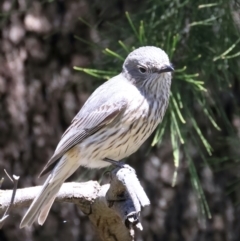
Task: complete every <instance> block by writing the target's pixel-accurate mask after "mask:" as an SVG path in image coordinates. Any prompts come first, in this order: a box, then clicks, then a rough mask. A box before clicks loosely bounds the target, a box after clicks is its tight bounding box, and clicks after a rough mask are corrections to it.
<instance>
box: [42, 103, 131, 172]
mask: <svg viewBox="0 0 240 241" xmlns="http://www.w3.org/2000/svg"><path fill="white" fill-rule="evenodd" d="M126 106H127V101H125V100H124V99H122V100H121V101H117V102H114V103H111V102H106V103H104V104H102V105H101V106H100V107H98V108H97V109H96V110H92V111H91V112H90V113H88V112H87V111H84V112H81V111H80V112H79V113H78V114H77V116H76V117H75V118H74V119H73V121H72V123H71V125H70V126H69V128H68V129H67V130H66V131H65V133H64V134H63V135H62V138H61V140H60V142H59V144H58V146H57V149H56V151H55V153H54V154H53V156H52V157H51V159H50V160H49V161H48V163H47V164H46V165H45V167H44V168H43V170H42V172H41V173H40V175H39V177H40V176H42V175H44V174H46V173H48V172H49V171H51V170H52V169H53V168H54V166H55V165H56V162H57V161H58V160H59V159H60V158H61V157H62V156H63V155H64V154H65V153H66V152H67V151H68V150H70V149H71V148H72V147H74V146H75V145H77V144H78V143H80V142H81V141H82V140H84V139H85V138H86V137H88V136H90V135H92V134H94V133H95V132H97V131H98V130H100V129H101V128H102V127H104V126H106V125H108V124H110V123H111V122H112V121H114V120H115V119H116V118H117V117H118V116H119V115H120V114H121V113H122V112H123V111H124V110H125V108H126Z"/></svg>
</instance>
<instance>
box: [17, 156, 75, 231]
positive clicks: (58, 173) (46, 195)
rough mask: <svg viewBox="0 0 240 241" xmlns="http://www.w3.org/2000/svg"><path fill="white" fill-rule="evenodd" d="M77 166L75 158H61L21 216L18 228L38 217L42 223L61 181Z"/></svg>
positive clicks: (41, 223)
mask: <svg viewBox="0 0 240 241" xmlns="http://www.w3.org/2000/svg"><path fill="white" fill-rule="evenodd" d="M78 167H79V163H77V162H76V160H75V159H73V160H71V159H68V158H64V157H63V158H61V160H60V161H59V162H58V164H57V165H56V166H55V167H54V169H53V170H52V172H51V174H50V175H49V176H48V178H47V180H46V181H45V183H44V184H43V187H42V190H41V191H40V193H39V194H38V195H37V197H36V198H35V199H34V200H33V202H32V204H31V206H30V207H29V209H28V211H27V213H26V214H25V216H24V217H23V219H22V222H21V223H20V228H23V227H25V226H30V225H32V224H33V223H34V221H35V220H36V219H38V223H39V224H40V225H43V223H44V222H45V220H46V218H47V216H48V213H49V210H50V208H51V207H52V204H53V202H54V200H55V198H56V196H57V193H58V191H59V189H60V188H61V186H62V184H63V182H64V181H65V180H66V179H67V178H68V177H69V176H71V175H72V173H73V172H75V171H76V170H77V168H78Z"/></svg>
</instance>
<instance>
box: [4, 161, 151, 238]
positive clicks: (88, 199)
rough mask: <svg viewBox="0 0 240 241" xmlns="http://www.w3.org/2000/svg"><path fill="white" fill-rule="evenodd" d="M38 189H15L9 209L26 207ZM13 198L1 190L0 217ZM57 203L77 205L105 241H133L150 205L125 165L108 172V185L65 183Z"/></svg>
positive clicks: (135, 178)
mask: <svg viewBox="0 0 240 241" xmlns="http://www.w3.org/2000/svg"><path fill="white" fill-rule="evenodd" d="M40 189H41V186H37V187H29V188H23V189H17V192H16V195H15V199H14V202H13V204H12V206H11V209H17V208H23V207H27V206H29V205H30V204H31V202H32V200H33V199H34V198H35V197H36V195H37V193H39V191H40ZM12 194H13V191H12V190H0V214H3V213H4V212H5V210H6V209H7V208H8V206H9V204H10V200H11V198H12ZM56 201H57V202H70V203H74V204H76V205H77V206H78V207H79V208H80V209H81V211H82V212H84V213H85V214H86V215H88V217H89V220H90V221H91V222H92V224H93V225H94V227H95V228H96V230H97V232H98V235H99V237H100V238H101V240H104V241H116V240H117V241H133V240H134V237H135V229H136V228H138V229H140V230H142V225H141V223H140V221H139V214H140V211H141V207H144V206H146V205H149V200H148V198H147V196H146V194H145V192H144V190H143V188H142V187H141V185H140V183H139V181H138V179H137V177H136V174H135V170H134V169H133V168H131V167H130V166H128V165H122V166H121V167H118V168H116V169H114V170H113V171H112V172H111V183H110V184H105V185H102V186H100V184H99V183H98V182H96V181H89V182H86V183H75V182H70V183H64V184H63V185H62V187H61V189H60V191H59V193H58V196H57V198H56Z"/></svg>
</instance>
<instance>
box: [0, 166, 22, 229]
mask: <svg viewBox="0 0 240 241" xmlns="http://www.w3.org/2000/svg"><path fill="white" fill-rule="evenodd" d="M4 172H5V173H6V175H7V177H8V178H9V179H10V180H11V182H13V192H12V197H11V201H10V204H9V206H8V207H7V209H6V211H5V213H4V214H3V217H2V218H1V219H0V229H1V228H2V227H3V225H4V222H5V220H6V219H7V218H8V217H9V213H10V211H11V208H12V205H13V203H14V199H15V195H16V192H17V186H18V180H19V178H20V177H19V176H16V175H13V178H11V177H10V175H9V174H8V173H7V171H6V170H5V169H4ZM2 179H3V178H2ZM1 184H2V182H1Z"/></svg>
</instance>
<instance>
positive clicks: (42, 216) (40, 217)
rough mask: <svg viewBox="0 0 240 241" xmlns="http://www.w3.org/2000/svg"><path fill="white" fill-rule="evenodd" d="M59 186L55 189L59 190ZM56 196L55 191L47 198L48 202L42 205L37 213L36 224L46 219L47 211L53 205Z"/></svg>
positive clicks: (41, 223)
mask: <svg viewBox="0 0 240 241" xmlns="http://www.w3.org/2000/svg"><path fill="white" fill-rule="evenodd" d="M60 187H61V186H59V187H56V189H57V190H59V189H60ZM56 196H57V193H56V194H55V195H54V196H53V197H52V198H51V199H50V200H49V202H48V203H47V204H45V205H44V207H43V208H42V210H41V211H40V214H39V215H38V224H39V225H43V224H44V222H45V221H46V218H47V216H48V213H49V211H50V209H51V207H52V205H53V202H54V200H55V198H56Z"/></svg>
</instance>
